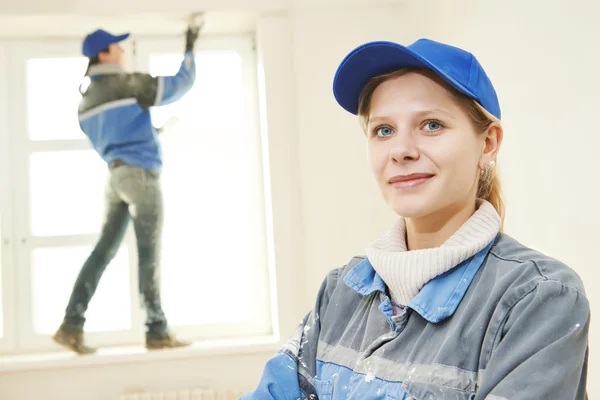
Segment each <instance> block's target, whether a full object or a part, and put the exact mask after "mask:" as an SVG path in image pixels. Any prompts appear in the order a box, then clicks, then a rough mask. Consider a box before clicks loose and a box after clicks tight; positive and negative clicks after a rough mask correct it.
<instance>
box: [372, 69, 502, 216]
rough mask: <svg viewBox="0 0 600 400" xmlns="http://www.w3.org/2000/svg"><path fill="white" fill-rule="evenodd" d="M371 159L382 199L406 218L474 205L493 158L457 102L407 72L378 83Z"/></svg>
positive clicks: (431, 82)
mask: <svg viewBox="0 0 600 400" xmlns="http://www.w3.org/2000/svg"><path fill="white" fill-rule="evenodd" d="M367 137H368V146H367V147H368V158H369V162H370V164H371V167H372V169H373V173H374V175H375V179H376V180H377V183H378V184H379V187H380V189H381V192H382V194H383V197H384V198H385V200H386V202H387V203H388V204H389V205H390V207H392V209H393V210H394V211H395V212H396V213H397V214H398V215H400V216H403V217H405V218H419V217H424V216H427V215H430V214H433V213H436V212H438V211H442V210H446V209H447V210H451V209H455V208H456V207H458V208H463V207H466V206H468V205H469V204H471V205H473V204H474V201H475V196H476V193H477V184H478V179H479V173H480V172H479V169H480V167H481V166H483V164H484V163H489V162H490V161H491V160H492V158H491V156H490V154H487V152H486V151H485V149H486V135H484V134H478V133H477V132H476V131H475V129H474V127H473V125H472V123H471V121H470V119H469V117H468V116H467V114H466V113H465V112H464V111H463V110H462V109H461V108H460V106H459V105H458V102H457V100H456V99H455V98H454V97H453V96H452V94H451V93H450V92H449V91H448V90H447V89H446V88H444V87H443V86H441V85H440V84H438V83H437V82H435V81H434V80H432V79H430V78H428V77H427V76H425V75H423V74H420V73H418V72H408V73H406V74H404V75H401V76H399V77H396V78H393V79H390V80H387V81H385V82H383V83H382V84H381V85H379V86H378V87H377V89H376V90H375V92H374V93H373V97H372V100H371V105H370V115H369V121H368V125H367Z"/></svg>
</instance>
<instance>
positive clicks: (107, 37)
mask: <svg viewBox="0 0 600 400" xmlns="http://www.w3.org/2000/svg"><path fill="white" fill-rule="evenodd" d="M128 37H129V33H125V34H123V35H119V36H115V35H112V34H110V33H108V32H106V31H105V30H102V29H98V30H97V31H95V32H92V33H90V34H89V35H87V36H86V37H85V39H84V40H83V55H84V56H86V57H89V58H92V57H96V56H98V53H100V52H101V51H102V50H105V49H106V48H107V47H108V46H110V45H111V44H113V43H119V42H121V41H123V40H125V39H127V38H128Z"/></svg>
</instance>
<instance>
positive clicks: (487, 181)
mask: <svg viewBox="0 0 600 400" xmlns="http://www.w3.org/2000/svg"><path fill="white" fill-rule="evenodd" d="M408 72H418V73H420V74H423V75H425V76H427V77H428V78H430V79H432V80H434V81H435V82H437V83H438V84H440V85H442V86H443V87H445V88H446V89H447V90H448V91H449V92H450V93H451V94H452V95H453V96H454V98H455V99H456V100H457V102H458V105H459V106H460V108H461V109H462V110H463V111H464V112H465V113H466V114H467V116H468V117H469V119H470V120H471V122H472V124H473V127H474V128H475V130H476V131H477V132H478V133H484V132H486V131H487V130H488V128H489V127H490V125H491V124H492V123H494V121H493V120H492V119H491V118H489V117H488V116H487V115H486V113H485V112H484V111H483V110H482V107H481V106H480V105H479V104H478V103H477V102H476V101H475V100H473V99H471V98H470V97H467V96H466V95H465V94H463V93H461V92H459V91H458V90H457V89H455V88H454V87H452V86H450V85H449V84H448V83H447V82H446V81H444V80H443V79H442V78H440V77H439V76H438V75H437V74H435V73H434V72H433V71H430V70H426V69H420V68H404V69H400V70H397V71H394V72H390V73H387V74H383V75H379V76H376V77H374V78H372V79H371V80H370V81H369V82H368V83H367V84H366V85H365V87H364V88H363V90H362V92H361V94H360V97H359V98H358V120H359V122H360V126H361V127H362V129H363V131H364V132H365V133H366V132H367V124H368V122H369V115H370V112H371V110H370V109H371V99H372V97H373V93H375V89H377V87H378V86H379V85H381V84H382V83H383V82H385V81H387V80H390V79H393V78H397V77H399V76H401V75H404V74H406V73H408ZM477 198H480V199H484V200H487V201H488V202H490V203H491V204H492V205H493V206H494V208H495V209H496V212H498V215H500V218H501V219H502V223H503V224H504V201H503V200H502V191H501V187H500V178H499V177H498V174H497V172H496V168H489V169H488V170H487V171H486V173H482V175H481V178H480V179H479V184H478V187H477Z"/></svg>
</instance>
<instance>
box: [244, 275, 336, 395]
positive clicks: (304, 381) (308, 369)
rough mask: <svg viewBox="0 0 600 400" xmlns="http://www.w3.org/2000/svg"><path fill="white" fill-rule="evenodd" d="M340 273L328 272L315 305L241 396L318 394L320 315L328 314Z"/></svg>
mask: <svg viewBox="0 0 600 400" xmlns="http://www.w3.org/2000/svg"><path fill="white" fill-rule="evenodd" d="M338 273H339V270H334V271H331V272H330V273H329V275H327V278H326V279H325V281H324V282H323V284H322V285H321V289H320V290H319V294H318V295H317V301H316V304H315V307H314V309H313V310H312V311H311V312H310V313H309V314H308V315H307V316H306V317H305V318H304V319H303V320H302V322H301V323H300V325H299V326H298V328H297V329H296V331H295V332H294V334H293V335H292V336H291V337H290V339H289V340H288V342H287V343H286V344H285V345H284V346H283V348H282V349H281V350H280V351H279V353H277V354H276V355H275V356H274V357H272V358H271V359H270V360H269V361H268V362H267V364H266V365H265V368H264V370H263V374H262V377H261V380H260V382H259V384H258V386H257V388H256V389H255V390H253V391H251V392H248V393H246V394H245V395H244V396H242V398H241V400H299V399H300V400H301V399H313V398H314V399H316V398H317V397H316V391H315V388H314V386H313V383H312V379H313V378H314V376H315V375H316V370H317V345H318V342H319V333H320V331H321V323H320V317H319V316H320V315H324V314H325V311H326V308H327V305H328V303H329V298H330V294H331V292H332V291H333V290H334V288H335V286H336V284H337V276H338Z"/></svg>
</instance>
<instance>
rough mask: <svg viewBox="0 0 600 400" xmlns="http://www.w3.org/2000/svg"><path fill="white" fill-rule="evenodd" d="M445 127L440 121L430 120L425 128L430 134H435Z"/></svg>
mask: <svg viewBox="0 0 600 400" xmlns="http://www.w3.org/2000/svg"><path fill="white" fill-rule="evenodd" d="M443 127H444V125H443V124H442V123H441V122H440V121H436V120H429V121H426V122H425V125H424V128H425V130H427V131H429V132H435V131H439V130H440V129H442V128H443Z"/></svg>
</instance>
